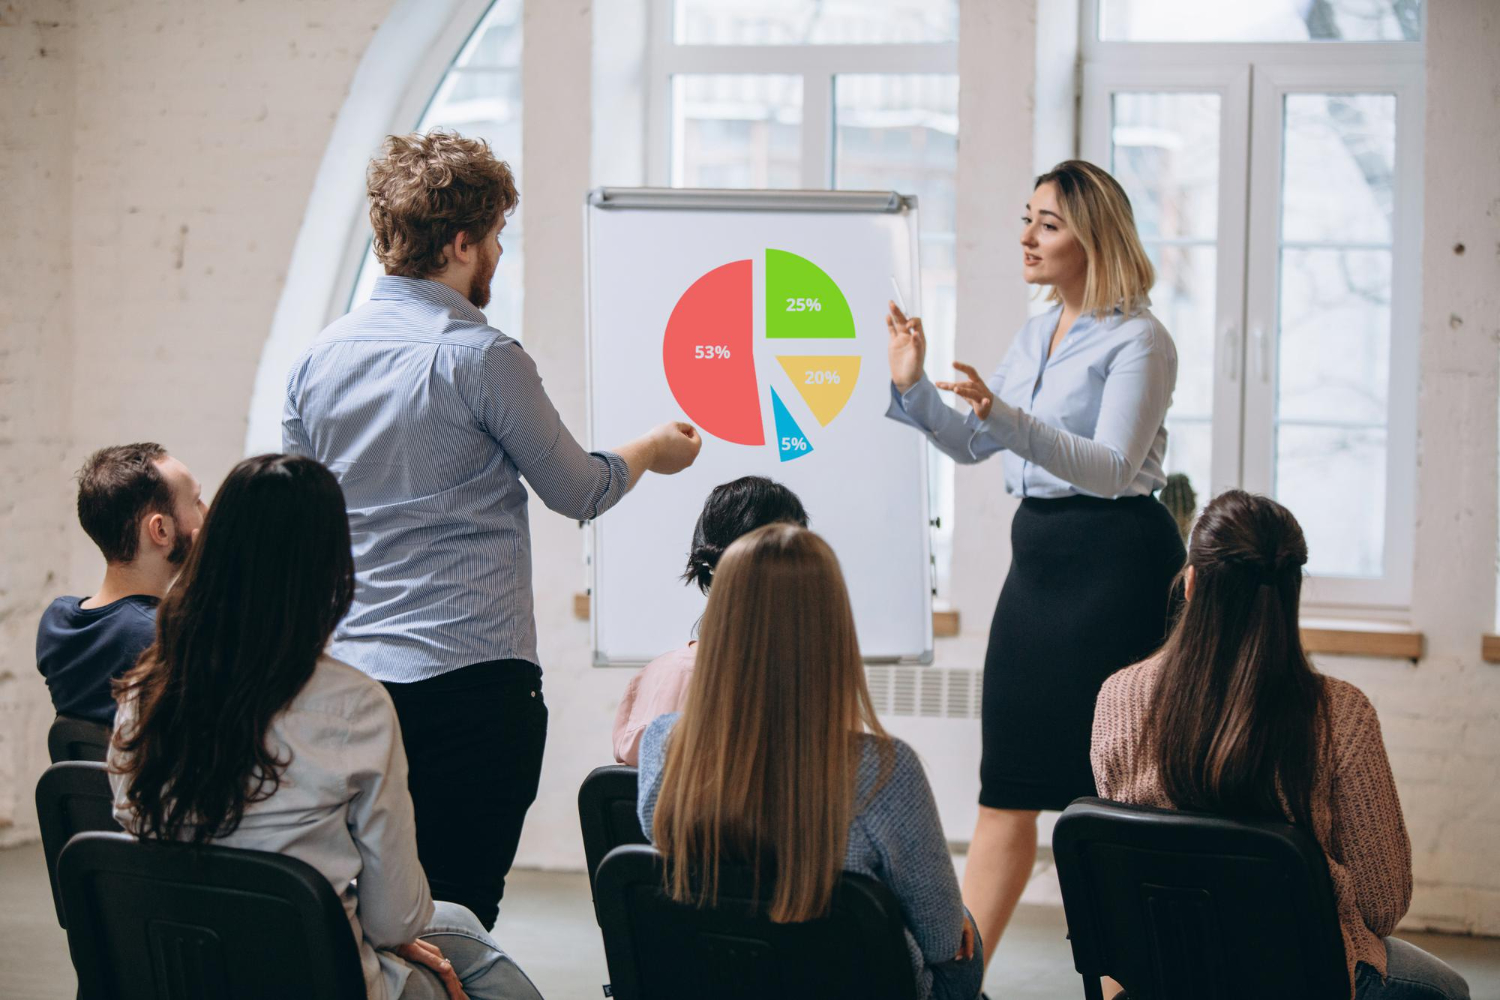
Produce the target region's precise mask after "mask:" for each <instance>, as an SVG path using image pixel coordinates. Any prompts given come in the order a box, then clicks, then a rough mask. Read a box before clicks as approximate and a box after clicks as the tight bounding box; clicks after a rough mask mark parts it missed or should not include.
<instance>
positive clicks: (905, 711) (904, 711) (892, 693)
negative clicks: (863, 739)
mask: <svg viewBox="0 0 1500 1000" xmlns="http://www.w3.org/2000/svg"><path fill="white" fill-rule="evenodd" d="M865 676H866V677H867V678H868V681H869V685H870V697H871V698H872V699H873V700H874V702H875V711H876V712H877V713H879V714H881V715H894V716H920V717H923V718H934V719H977V718H979V693H980V686H981V682H982V679H983V677H984V674H983V672H982V671H979V670H941V669H937V668H934V667H866V668H865Z"/></svg>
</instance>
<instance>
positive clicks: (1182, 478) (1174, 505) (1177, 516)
mask: <svg viewBox="0 0 1500 1000" xmlns="http://www.w3.org/2000/svg"><path fill="white" fill-rule="evenodd" d="M1161 502H1162V504H1163V505H1164V506H1165V507H1166V508H1167V510H1169V511H1171V512H1172V520H1174V521H1176V522H1177V530H1178V532H1180V533H1181V535H1182V540H1183V542H1184V543H1185V542H1187V540H1188V533H1189V532H1190V531H1192V530H1193V517H1194V515H1196V514H1197V513H1198V494H1197V493H1195V492H1193V484H1192V481H1191V480H1189V479H1188V477H1187V476H1186V475H1185V474H1184V473H1181V472H1174V473H1172V474H1171V475H1170V476H1168V477H1167V484H1166V485H1165V486H1163V487H1162V488H1161Z"/></svg>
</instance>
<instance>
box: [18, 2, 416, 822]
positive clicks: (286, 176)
mask: <svg viewBox="0 0 1500 1000" xmlns="http://www.w3.org/2000/svg"><path fill="white" fill-rule="evenodd" d="M390 5H391V0H368V2H360V3H350V2H347V0H257V2H255V3H239V4H225V3H197V2H193V0H153V2H135V3H126V2H121V0H112V2H106V0H90V2H88V3H78V4H74V3H70V2H63V0H30V2H27V3H24V4H21V5H19V7H17V6H16V5H8V6H6V7H4V8H3V10H0V58H3V60H4V61H3V66H0V91H3V95H4V96H3V100H0V115H3V117H0V136H3V139H0V177H3V179H4V183H3V184H0V219H3V220H4V225H3V226H0V241H3V246H4V254H3V259H4V261H5V265H4V267H3V268H0V282H3V283H4V284H3V285H0V326H3V328H4V338H5V340H4V345H5V346H4V354H3V357H4V361H5V369H4V375H3V390H0V466H3V470H4V472H3V475H4V482H5V490H4V494H3V496H4V500H3V503H0V518H3V524H4V549H5V557H4V558H3V559H0V574H3V576H0V643H3V647H0V648H3V650H4V655H5V660H4V662H3V664H0V843H8V842H14V841H16V840H20V839H25V838H34V837H35V835H36V820H35V815H34V806H33V803H32V790H33V788H34V787H35V784H36V778H37V776H38V775H39V774H40V773H41V771H42V769H43V768H45V766H46V763H47V753H46V743H45V734H46V727H47V725H48V724H49V723H50V722H51V716H52V712H51V705H50V702H49V701H48V700H47V696H46V691H45V688H44V686H43V685H42V683H41V680H40V678H39V677H38V676H37V674H36V670H35V667H34V666H33V665H32V664H33V663H34V662H35V660H34V642H35V636H36V632H35V629H36V621H37V617H38V615H39V614H40V610H41V608H42V607H43V606H44V605H45V603H46V602H47V601H48V600H49V599H50V598H51V597H53V596H56V595H57V594H59V593H74V594H78V593H89V592H91V591H92V589H93V588H94V587H96V586H97V585H98V580H99V576H100V574H101V572H102V569H103V564H102V561H101V560H100V558H99V555H98V552H97V550H96V549H94V547H93V545H92V544H91V543H90V542H89V541H88V539H87V538H86V537H85V536H84V535H83V533H82V531H81V530H79V528H78V526H77V521H76V518H75V517H74V513H73V485H72V483H71V481H70V476H71V473H72V470H74V469H76V468H77V467H78V466H79V465H80V464H81V463H82V459H83V457H84V455H85V454H87V452H88V451H90V450H92V449H94V448H96V447H99V446H101V445H105V444H117V443H121V442H125V441H134V440H141V439H150V440H157V441H160V442H161V443H162V444H164V445H165V446H166V447H167V448H168V449H169V450H170V451H172V452H174V453H175V454H176V455H178V456H179V457H181V458H182V459H183V460H184V461H185V462H186V463H187V464H188V466H189V467H190V468H192V469H193V470H194V471H195V472H196V473H197V474H198V476H199V478H200V479H202V481H203V483H204V485H205V488H206V489H208V490H212V489H214V488H216V486H217V484H218V482H219V480H220V479H221V478H222V477H223V476H224V474H225V473H226V472H227V471H228V469H229V467H230V466H231V465H233V463H234V462H235V461H237V460H238V459H239V458H240V457H241V454H242V453H241V448H242V445H243V442H244V439H245V424H246V415H247V413H248V412H249V401H250V387H251V382H252V380H253V378H254V375H255V367H256V360H257V358H258V357H259V355H260V351H261V346H262V345H263V344H264V342H265V340H266V336H267V333H268V331H269V328H270V323H271V316H272V314H273V312H274V310H275V308H276V304H277V299H278V297H279V296H280V294H281V289H282V285H283V282H284V281H285V278H286V270H287V264H288V261H289V260H290V258H291V251H292V243H293V240H294V238H295V237H296V235H297V231H298V227H299V224H300V222H301V220H302V214H303V212H304V210H305V207H306V203H307V196H308V192H309V190H310V188H311V185H312V180H313V176H314V173H315V172H316V170H317V167H318V163H319V161H320V159H321V157H322V155H323V151H324V147H325V146H326V145H327V144H328V140H329V131H330V127H331V125H332V123H333V120H334V117H335V116H336V115H337V114H338V112H339V108H340V107H341V105H342V104H343V101H344V96H345V93H346V92H347V90H348V87H349V81H350V78H351V76H352V74H353V72H354V68H355V65H356V64H357V62H358V60H359V57H360V55H361V54H362V53H363V51H364V47H365V45H366V44H368V42H369V40H370V38H371V36H372V35H373V34H374V32H375V30H376V28H377V27H379V25H380V23H381V21H382V19H383V18H384V17H385V15H386V12H387V10H388V9H389V8H390ZM43 50H45V51H46V54H45V55H43V54H42V51H43Z"/></svg>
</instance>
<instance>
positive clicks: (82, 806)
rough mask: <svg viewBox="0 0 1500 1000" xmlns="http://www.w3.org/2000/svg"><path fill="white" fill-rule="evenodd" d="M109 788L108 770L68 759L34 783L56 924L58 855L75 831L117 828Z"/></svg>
mask: <svg viewBox="0 0 1500 1000" xmlns="http://www.w3.org/2000/svg"><path fill="white" fill-rule="evenodd" d="M111 798H112V796H111V793H110V790H109V771H108V770H107V769H106V768H105V766H104V765H103V764H100V763H98V762H96V761H82V760H71V761H63V762H62V763H60V764H53V765H52V766H51V767H49V768H47V770H45V771H43V772H42V776H41V778H40V779H39V780H38V781H37V783H36V817H37V822H38V823H39V824H40V826H41V828H42V854H43V855H44V856H45V857H46V858H47V880H48V881H49V882H51V883H52V904H53V906H54V907H56V909H57V923H58V926H60V927H66V926H68V921H67V918H66V917H64V916H63V904H62V891H61V889H60V887H59V885H58V881H57V856H58V855H59V854H61V853H62V849H63V846H64V845H65V844H67V842H68V840H69V839H70V838H71V837H72V836H73V835H74V834H75V833H83V832H84V831H86V830H106V831H109V830H119V829H120V824H118V823H116V822H115V817H114V812H113V803H112V801H111Z"/></svg>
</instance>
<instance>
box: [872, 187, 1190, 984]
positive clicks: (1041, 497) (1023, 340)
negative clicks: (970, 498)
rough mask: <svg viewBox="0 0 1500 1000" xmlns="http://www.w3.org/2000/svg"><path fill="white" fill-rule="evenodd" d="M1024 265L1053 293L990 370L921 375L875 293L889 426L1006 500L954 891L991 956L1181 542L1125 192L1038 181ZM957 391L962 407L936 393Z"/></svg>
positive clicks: (1161, 373)
mask: <svg viewBox="0 0 1500 1000" xmlns="http://www.w3.org/2000/svg"><path fill="white" fill-rule="evenodd" d="M1021 222H1022V229H1021V251H1022V274H1023V276H1024V277H1025V279H1026V281H1027V282H1028V283H1030V284H1034V285H1048V286H1050V287H1051V292H1050V294H1049V296H1048V300H1049V301H1051V302H1053V303H1055V305H1054V306H1053V307H1052V308H1051V309H1050V310H1048V311H1047V312H1046V313H1043V314H1042V315H1040V316H1036V317H1034V318H1032V319H1031V320H1029V321H1028V322H1027V323H1026V324H1025V325H1024V326H1023V327H1021V330H1020V332H1019V333H1017V334H1016V337H1015V340H1014V341H1013V342H1012V343H1011V345H1010V349H1009V350H1008V351H1007V352H1006V354H1005V358H1004V360H1003V361H1002V362H1001V363H1000V366H999V367H998V368H996V369H995V372H994V374H993V375H991V376H990V377H989V379H987V380H986V379H981V378H980V376H979V373H978V372H977V371H976V370H975V369H974V368H973V367H971V366H969V365H967V364H962V363H957V364H955V365H954V368H956V369H957V370H958V371H959V373H960V374H961V375H962V378H961V379H959V380H958V381H953V382H936V383H934V382H931V381H929V380H928V378H927V377H926V375H924V374H923V361H924V358H925V354H926V346H927V344H926V339H925V337H924V335H923V332H922V321H921V320H920V319H918V318H916V317H911V318H907V317H906V316H905V315H904V314H903V313H902V311H901V310H900V309H899V308H897V307H896V306H895V304H892V305H891V311H890V315H889V316H888V317H887V320H886V322H887V325H888V326H889V328H890V364H891V383H892V384H891V405H890V409H889V411H888V412H887V416H889V417H890V418H891V419H893V420H898V421H900V422H902V423H906V424H910V425H911V426H913V427H915V428H917V429H918V430H920V431H922V432H923V433H925V434H926V435H927V436H928V437H929V438H930V439H931V440H932V441H933V443H934V444H935V445H936V446H937V447H938V448H939V449H941V450H942V451H943V452H944V453H945V454H947V455H949V456H951V457H952V458H953V459H954V460H955V461H958V462H962V463H965V464H968V463H973V462H978V461H981V460H983V459H986V458H988V457H989V456H991V455H993V454H996V453H1000V454H1001V455H1002V463H1003V465H1004V469H1005V488H1006V489H1007V490H1008V491H1009V492H1010V493H1011V494H1013V495H1015V496H1018V497H1020V498H1021V506H1020V509H1019V510H1017V512H1016V515H1015V518H1014V520H1013V521H1012V522H1011V565H1010V572H1009V574H1008V575H1007V576H1006V579H1005V585H1004V587H1003V588H1002V590H1001V592H1000V601H999V604H998V605H997V607H996V608H995V617H994V619H993V621H992V623H991V625H990V638H989V648H988V651H987V653H986V655H985V664H984V695H983V709H982V716H983V726H982V731H983V744H984V746H983V753H982V756H981V763H980V768H979V770H980V793H979V807H980V808H979V822H978V825H977V826H976V827H975V829H974V837H973V840H972V841H971V843H970V847H969V856H968V862H967V865H966V867H965V871H964V885H963V895H964V902H965V903H966V904H967V905H968V907H969V909H970V911H971V912H972V913H973V914H974V917H975V920H976V922H977V923H978V925H979V933H980V937H981V939H982V940H983V942H984V949H985V958H986V960H988V958H989V957H990V956H991V955H992V954H993V953H994V948H995V944H996V943H997V942H998V941H999V939H1000V936H1001V934H1002V933H1003V932H1004V930H1005V926H1006V924H1007V923H1009V921H1010V917H1011V914H1012V912H1013V911H1014V910H1015V906H1016V901H1017V900H1018V899H1019V898H1020V895H1021V890H1022V889H1023V888H1025V885H1026V880H1027V878H1028V877H1029V876H1030V873H1031V868H1032V863H1033V861H1034V860H1035V858H1036V838H1037V831H1036V820H1037V813H1038V812H1039V811H1040V810H1042V809H1062V808H1063V807H1065V806H1066V805H1067V804H1068V803H1069V802H1071V801H1072V800H1073V799H1075V798H1078V797H1079V796H1083V795H1093V794H1095V788H1094V777H1093V773H1092V771H1091V770H1090V765H1089V736H1090V726H1091V723H1092V720H1093V715H1094V699H1095V697H1096V696H1097V695H1098V693H1099V688H1100V687H1101V686H1102V685H1103V683H1104V680H1105V678H1107V677H1108V676H1109V675H1110V674H1112V673H1114V672H1115V671H1116V670H1119V669H1120V668H1121V667H1125V666H1128V665H1129V664H1132V663H1135V662H1137V661H1138V660H1141V659H1143V658H1144V657H1145V656H1147V655H1148V654H1150V653H1151V652H1152V651H1153V650H1155V649H1156V647H1157V646H1159V645H1160V644H1161V642H1162V640H1163V638H1164V636H1165V635H1166V631H1167V614H1168V598H1169V592H1170V588H1171V581H1172V578H1173V577H1174V576H1175V575H1176V573H1177V571H1178V569H1179V568H1180V567H1181V566H1182V562H1183V558H1184V552H1183V547H1182V541H1181V539H1180V538H1179V536H1178V533H1177V526H1176V524H1175V523H1174V522H1173V520H1172V516H1171V515H1170V514H1169V513H1168V512H1167V509H1166V508H1165V507H1163V506H1162V505H1161V504H1160V503H1159V502H1157V500H1156V499H1155V496H1154V493H1155V491H1156V490H1157V489H1159V488H1160V487H1161V486H1162V485H1163V483H1165V482H1166V474H1165V473H1164V472H1163V470H1162V458H1163V455H1164V454H1165V452H1166V446H1167V431H1166V428H1165V426H1164V425H1163V421H1164V420H1165V418H1166V414H1167V408H1168V407H1169V406H1170V405H1171V402H1172V391H1173V388H1174V386H1175V384H1176V381H1177V351H1176V348H1175V347H1174V346H1173V344H1172V338H1171V336H1170V335H1168V333H1167V331H1166V329H1165V328H1164V327H1163V326H1162V325H1161V323H1160V322H1159V321H1158V320H1157V318H1156V317H1155V316H1153V315H1152V314H1151V312H1150V310H1149V309H1147V305H1148V304H1149V299H1148V297H1147V296H1148V292H1149V291H1150V289H1151V284H1152V281H1153V278H1154V274H1153V271H1152V268H1151V263H1150V261H1149V260H1147V258H1146V253H1145V250H1144V249H1142V247H1141V242H1140V238H1139V237H1138V236H1137V235H1136V231H1135V219H1134V216H1133V215H1132V213H1131V209H1130V201H1129V199H1128V198H1127V197H1126V196H1125V192H1124V190H1123V189H1121V187H1120V185H1119V184H1118V183H1117V182H1116V181H1115V179H1114V178H1113V177H1111V176H1110V175H1109V174H1108V173H1106V172H1105V171H1103V170H1101V169H1100V168H1098V167H1096V166H1094V165H1093V164H1091V163H1085V162H1083V161H1081V160H1069V161H1067V162H1065V163H1060V164H1058V165H1057V167H1056V168H1054V169H1053V170H1052V171H1051V172H1049V173H1046V174H1043V175H1042V176H1041V177H1039V178H1037V182H1036V187H1035V189H1034V190H1033V191H1032V193H1031V199H1030V201H1029V202H1028V203H1027V205H1026V211H1025V214H1024V215H1023V216H1022V219H1021ZM939 389H944V390H949V391H952V392H954V393H956V394H957V395H958V396H959V397H961V398H962V400H963V401H964V402H965V403H967V404H968V411H969V412H968V413H967V414H965V413H961V412H959V411H957V410H954V409H952V408H950V407H949V406H947V405H946V404H944V403H943V401H942V400H941V399H940V398H939V396H938V390H939Z"/></svg>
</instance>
